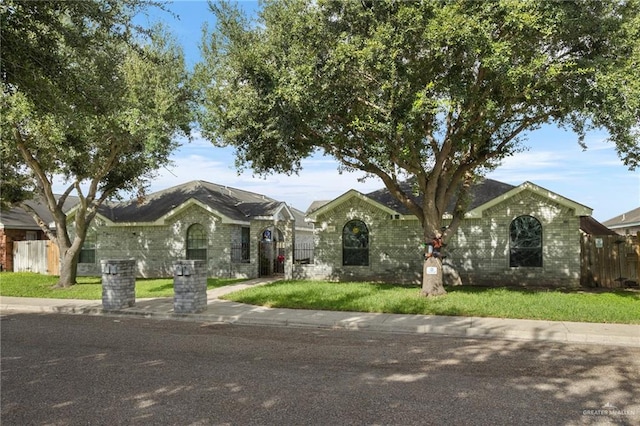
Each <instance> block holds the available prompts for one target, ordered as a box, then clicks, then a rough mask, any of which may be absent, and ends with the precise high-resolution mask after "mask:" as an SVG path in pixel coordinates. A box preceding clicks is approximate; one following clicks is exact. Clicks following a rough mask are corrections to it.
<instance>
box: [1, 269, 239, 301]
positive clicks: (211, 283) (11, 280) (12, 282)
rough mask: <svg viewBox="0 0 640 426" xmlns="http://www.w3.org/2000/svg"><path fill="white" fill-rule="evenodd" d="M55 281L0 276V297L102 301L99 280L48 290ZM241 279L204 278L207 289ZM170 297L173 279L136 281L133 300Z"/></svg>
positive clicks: (25, 275)
mask: <svg viewBox="0 0 640 426" xmlns="http://www.w3.org/2000/svg"><path fill="white" fill-rule="evenodd" d="M57 281H58V277H56V276H53V275H40V274H34V273H31V272H2V273H0V295H2V296H15V297H41V298H45V299H86V300H100V299H102V282H101V278H100V277H78V279H77V281H78V284H76V285H74V286H72V287H70V288H64V289H52V288H51V287H52V286H54V285H55V284H56V282H57ZM239 281H243V280H242V279H230V278H224V279H218V278H208V279H207V289H212V288H218V287H223V286H225V285H230V284H234V283H236V282H239ZM146 297H173V278H157V279H140V278H138V279H136V298H140V299H142V298H146Z"/></svg>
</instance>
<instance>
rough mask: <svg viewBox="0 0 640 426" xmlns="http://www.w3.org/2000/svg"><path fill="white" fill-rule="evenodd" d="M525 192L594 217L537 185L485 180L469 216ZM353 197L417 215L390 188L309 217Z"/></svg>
mask: <svg viewBox="0 0 640 426" xmlns="http://www.w3.org/2000/svg"><path fill="white" fill-rule="evenodd" d="M413 184H414V183H413V180H408V181H404V182H402V183H400V187H401V188H402V190H403V191H404V192H405V193H407V194H411V193H412V186H413ZM523 191H532V192H534V193H536V194H538V195H540V196H542V197H544V198H547V199H550V200H553V201H554V202H556V203H558V204H561V205H564V206H566V207H569V208H571V209H573V211H574V214H575V215H576V216H590V215H591V209H590V208H589V207H586V206H584V205H582V204H580V203H577V202H575V201H572V200H570V199H568V198H566V197H563V196H561V195H558V194H556V193H554V192H552V191H549V190H547V189H544V188H542V187H541V186H538V185H535V184H533V183H531V182H524V183H523V184H521V185H519V186H513V185H510V184H508V183H504V182H500V181H497V180H493V179H482V180H480V181H479V182H477V183H475V184H474V185H473V186H472V187H471V191H470V202H469V207H468V210H467V213H466V215H465V217H467V218H478V217H482V214H483V212H484V211H485V210H487V209H488V208H491V207H493V206H495V205H497V204H499V203H502V202H503V201H505V200H507V199H509V198H511V197H514V196H515V195H517V194H520V193H521V192H523ZM351 197H359V198H361V199H363V200H365V201H367V202H368V203H370V204H372V205H374V206H376V207H377V208H379V209H381V210H384V211H386V212H387V213H389V214H393V215H396V214H400V215H404V216H413V213H411V212H410V211H409V209H407V208H406V206H404V205H403V204H402V203H401V202H400V201H399V200H398V199H396V198H395V197H394V196H393V195H391V192H390V191H389V190H388V189H387V188H383V189H379V190H377V191H374V192H371V193H369V194H366V195H363V194H361V193H360V192H358V191H356V190H353V189H352V190H350V191H347V192H346V193H344V194H342V195H341V196H339V197H338V198H335V199H334V200H332V201H329V202H322V203H320V202H318V203H317V204H316V203H315V202H314V203H313V204H312V205H311V207H310V208H309V210H308V212H307V215H308V216H309V218H311V219H315V217H317V216H318V215H319V214H321V213H324V212H326V211H329V210H331V209H333V208H335V207H336V206H337V205H339V204H342V203H344V202H346V201H347V200H349V199H350V198H351ZM414 200H415V201H416V202H417V203H419V204H421V203H422V195H414ZM313 206H317V207H316V208H315V210H312V207H313ZM452 210H453V203H452V204H451V205H449V207H448V209H447V212H446V213H445V214H444V215H443V216H444V218H450V217H451V212H452Z"/></svg>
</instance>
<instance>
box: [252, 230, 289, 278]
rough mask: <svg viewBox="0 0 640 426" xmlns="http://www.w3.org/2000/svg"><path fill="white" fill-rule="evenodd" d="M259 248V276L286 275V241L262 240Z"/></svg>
mask: <svg viewBox="0 0 640 426" xmlns="http://www.w3.org/2000/svg"><path fill="white" fill-rule="evenodd" d="M258 248H259V250H258V258H259V259H260V264H259V271H258V273H259V276H261V277H270V276H272V275H276V274H284V241H274V240H266V239H262V240H261V241H260V242H259V244H258Z"/></svg>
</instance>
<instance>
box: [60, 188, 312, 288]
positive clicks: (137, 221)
mask: <svg viewBox="0 0 640 426" xmlns="http://www.w3.org/2000/svg"><path fill="white" fill-rule="evenodd" d="M69 219H73V212H71V213H70V215H69ZM71 232H73V228H71ZM294 233H295V235H296V238H298V239H299V240H301V241H304V240H305V238H306V239H307V240H308V241H311V240H312V229H311V226H310V225H307V224H306V223H305V221H304V216H303V214H302V212H300V211H297V210H295V209H293V208H291V207H289V206H287V205H286V204H285V203H283V202H280V201H276V200H274V199H271V198H268V197H266V196H264V195H261V194H256V193H252V192H249V191H244V190H240V189H236V188H230V187H226V186H221V185H216V184H213V183H209V182H204V181H193V182H188V183H186V184H183V185H178V186H175V187H172V188H169V189H166V190H163V191H159V192H156V193H153V194H149V195H148V196H147V197H146V198H145V199H144V200H142V201H141V202H139V201H137V200H133V201H129V202H122V203H117V204H108V205H105V206H103V208H101V209H100V212H99V213H98V214H97V215H96V218H95V219H94V221H93V222H92V224H91V227H90V229H89V231H88V233H87V240H86V241H85V244H84V246H83V253H82V254H81V257H80V259H81V260H80V263H79V264H78V275H100V274H101V271H100V261H101V260H107V259H135V260H136V271H137V276H139V277H146V278H148V277H167V276H172V275H173V270H172V265H173V262H174V261H176V260H180V259H198V260H204V261H205V262H206V270H207V275H208V276H209V277H222V278H226V277H230V278H255V277H258V276H260V275H272V274H274V273H279V274H282V276H283V277H285V278H290V277H291V274H292V265H293V245H294V241H295V240H294ZM265 235H271V236H272V238H269V239H267V238H266V237H265ZM279 255H281V256H282V258H281V261H280V262H279V261H278V256H279Z"/></svg>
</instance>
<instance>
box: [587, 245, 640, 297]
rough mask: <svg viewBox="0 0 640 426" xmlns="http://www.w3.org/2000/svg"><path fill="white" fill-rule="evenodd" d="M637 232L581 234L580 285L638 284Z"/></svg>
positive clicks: (638, 251)
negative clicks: (628, 233)
mask: <svg viewBox="0 0 640 426" xmlns="http://www.w3.org/2000/svg"><path fill="white" fill-rule="evenodd" d="M639 242H640V232H639V233H638V235H637V236H635V237H631V236H627V237H623V236H622V235H601V236H599V235H583V236H582V244H581V253H582V260H581V269H582V270H581V285H582V286H584V287H607V288H617V287H630V286H637V285H638V283H640V278H639V277H640V245H639Z"/></svg>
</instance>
